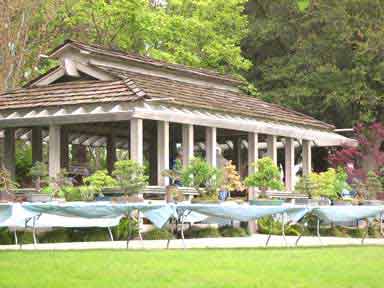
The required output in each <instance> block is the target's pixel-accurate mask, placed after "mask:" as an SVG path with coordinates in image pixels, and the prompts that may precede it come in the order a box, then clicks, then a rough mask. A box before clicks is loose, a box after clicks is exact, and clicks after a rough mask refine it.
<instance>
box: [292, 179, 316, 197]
mask: <svg viewBox="0 0 384 288" xmlns="http://www.w3.org/2000/svg"><path fill="white" fill-rule="evenodd" d="M314 190H316V184H315V183H314V182H313V181H311V178H310V177H309V176H308V175H304V176H303V177H301V178H300V180H299V181H298V182H297V183H296V186H295V192H297V193H301V194H305V195H308V196H309V198H312V193H313V191H314Z"/></svg>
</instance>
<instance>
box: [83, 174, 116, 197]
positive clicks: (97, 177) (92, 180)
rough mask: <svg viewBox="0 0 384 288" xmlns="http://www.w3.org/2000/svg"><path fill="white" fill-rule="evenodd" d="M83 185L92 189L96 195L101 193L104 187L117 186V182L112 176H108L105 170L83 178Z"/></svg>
mask: <svg viewBox="0 0 384 288" xmlns="http://www.w3.org/2000/svg"><path fill="white" fill-rule="evenodd" d="M84 183H85V184H86V185H88V186H91V187H93V190H95V191H96V192H97V193H101V192H102V189H103V188H105V187H114V186H117V181H116V179H114V178H113V177H112V176H110V175H108V172H107V170H98V171H96V172H95V173H93V174H92V175H91V176H88V177H85V178H84Z"/></svg>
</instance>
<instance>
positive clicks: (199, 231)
mask: <svg viewBox="0 0 384 288" xmlns="http://www.w3.org/2000/svg"><path fill="white" fill-rule="evenodd" d="M184 236H185V238H218V237H220V236H221V235H220V232H219V229H217V228H215V227H206V228H198V227H192V228H191V229H189V230H186V231H184Z"/></svg>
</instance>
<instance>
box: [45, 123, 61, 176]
mask: <svg viewBox="0 0 384 288" xmlns="http://www.w3.org/2000/svg"><path fill="white" fill-rule="evenodd" d="M60 136H61V133H60V126H55V125H51V126H49V164H48V170H49V177H52V178H55V177H56V176H57V174H59V173H60V166H61V165H60V164H61V160H60V157H61V155H60V152H61V149H60V144H61V141H60V138H61V137H60Z"/></svg>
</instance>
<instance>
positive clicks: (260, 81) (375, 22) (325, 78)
mask: <svg viewBox="0 0 384 288" xmlns="http://www.w3.org/2000/svg"><path fill="white" fill-rule="evenodd" d="M246 11H247V15H248V17H249V23H250V33H249V35H248V37H247V38H246V40H245V41H243V51H244V53H245V55H246V56H248V57H249V59H251V60H252V62H253V68H252V70H250V72H249V73H248V75H247V79H249V80H250V81H251V82H252V83H254V84H255V85H256V86H257V88H258V90H259V91H260V93H261V95H262V98H263V99H265V100H267V101H270V102H274V103H279V104H282V105H284V106H288V107H291V108H294V109H295V110H298V111H301V112H304V113H309V114H310V115H312V116H314V117H316V118H318V119H322V120H325V121H327V122H329V123H333V124H335V125H336V126H337V127H352V125H353V124H354V123H355V122H357V121H370V120H373V119H378V120H383V115H384V113H382V112H383V103H384V101H383V99H384V98H383V97H384V94H383V88H384V58H383V56H382V47H383V45H384V37H383V35H384V31H383V30H382V29H380V28H379V27H382V26H383V24H384V3H383V2H382V1H380V0H360V1H356V0H339V1H335V0H322V1H304V0H303V1H297V0H276V1H264V0H252V1H249V2H248V4H247V10H246Z"/></svg>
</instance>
